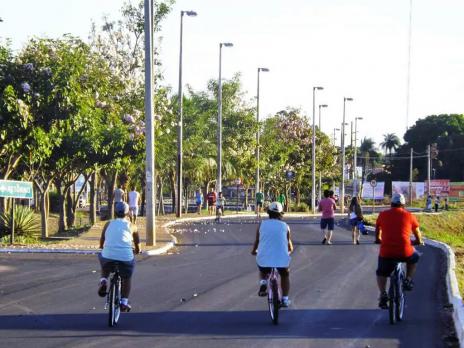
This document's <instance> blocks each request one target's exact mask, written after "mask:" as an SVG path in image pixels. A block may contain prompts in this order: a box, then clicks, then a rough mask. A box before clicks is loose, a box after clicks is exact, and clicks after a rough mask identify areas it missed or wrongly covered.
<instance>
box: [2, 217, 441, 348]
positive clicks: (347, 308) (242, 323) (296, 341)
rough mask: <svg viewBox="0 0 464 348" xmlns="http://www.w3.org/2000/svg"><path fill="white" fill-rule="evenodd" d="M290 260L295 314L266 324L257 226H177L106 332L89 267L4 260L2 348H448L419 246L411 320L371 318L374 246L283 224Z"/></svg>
mask: <svg viewBox="0 0 464 348" xmlns="http://www.w3.org/2000/svg"><path fill="white" fill-rule="evenodd" d="M288 222H289V223H290V227H291V229H292V234H293V239H294V243H295V252H294V254H293V256H292V265H291V296H290V297H291V299H292V301H293V303H292V306H291V307H290V308H289V309H285V310H283V311H282V313H281V320H280V324H279V325H278V326H274V325H272V324H271V322H270V318H269V315H268V312H267V305H266V303H265V299H263V298H259V297H258V296H257V290H258V285H257V270H256V264H255V260H254V257H253V256H251V255H250V249H251V244H252V242H253V240H254V236H255V230H256V222H255V220H254V219H249V220H248V221H243V220H242V221H238V220H236V221H235V220H234V221H232V220H230V222H229V223H228V222H224V223H223V224H220V225H215V224H214V223H211V222H203V223H190V224H185V225H182V226H179V227H178V228H177V232H176V236H177V237H178V239H179V246H178V247H176V248H175V249H174V250H173V251H172V252H171V253H169V254H168V255H161V256H156V257H146V256H142V257H140V258H139V259H138V264H137V268H136V271H135V275H134V285H133V289H132V294H131V302H132V305H133V310H132V312H131V313H128V314H125V313H124V314H123V315H122V316H121V319H120V323H119V325H118V326H117V327H115V328H108V327H107V314H106V313H105V311H104V310H103V300H102V299H101V298H99V297H98V296H97V295H96V291H97V283H98V280H99V274H98V264H97V260H96V257H95V256H86V255H60V254H27V255H25V254H1V255H0V282H1V283H0V337H1V340H0V346H1V347H8V348H13V347H34V348H39V347H131V346H141V347H443V346H446V345H445V340H444V337H446V335H447V333H448V331H449V330H448V329H447V327H449V325H450V322H449V313H447V311H446V310H444V307H446V301H445V291H444V286H443V285H442V284H443V279H442V277H443V274H444V268H443V267H444V266H443V264H444V263H443V256H442V255H441V253H440V251H438V250H436V249H433V248H431V247H421V251H422V252H423V257H422V260H421V262H420V265H419V269H418V273H417V277H416V288H415V290H414V291H413V292H412V293H408V294H407V308H406V312H405V316H406V320H405V321H404V322H402V323H399V324H398V325H395V326H392V325H390V324H389V322H388V313H387V311H382V310H379V309H378V308H377V297H378V293H377V289H376V285H375V267H376V258H377V249H378V246H376V245H374V244H373V237H372V236H366V237H363V238H362V243H361V245H359V246H356V245H352V244H351V241H350V240H351V236H350V233H351V232H350V231H348V230H345V229H343V228H342V227H339V226H338V227H336V233H335V236H334V244H333V245H330V246H329V245H321V243H320V241H321V233H320V231H319V228H318V224H317V223H318V222H317V220H311V219H309V218H307V219H305V220H302V219H293V220H288Z"/></svg>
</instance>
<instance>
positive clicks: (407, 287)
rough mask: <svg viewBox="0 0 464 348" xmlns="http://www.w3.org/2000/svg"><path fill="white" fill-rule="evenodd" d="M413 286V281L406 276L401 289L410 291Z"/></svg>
mask: <svg viewBox="0 0 464 348" xmlns="http://www.w3.org/2000/svg"><path fill="white" fill-rule="evenodd" d="M413 288H414V282H413V281H412V279H409V278H406V279H405V280H403V289H404V290H405V291H411V290H412V289H413Z"/></svg>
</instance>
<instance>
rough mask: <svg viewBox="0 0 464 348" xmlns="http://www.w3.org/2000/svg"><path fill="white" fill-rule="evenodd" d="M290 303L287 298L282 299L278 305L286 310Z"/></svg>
mask: <svg viewBox="0 0 464 348" xmlns="http://www.w3.org/2000/svg"><path fill="white" fill-rule="evenodd" d="M291 303H292V301H290V300H289V299H288V298H283V299H282V302H281V303H280V307H284V308H287V307H289V306H290V304H291Z"/></svg>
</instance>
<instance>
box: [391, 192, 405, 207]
mask: <svg viewBox="0 0 464 348" xmlns="http://www.w3.org/2000/svg"><path fill="white" fill-rule="evenodd" d="M391 202H392V203H395V204H402V205H405V204H406V199H405V198H404V196H403V195H402V194H401V193H394V194H393V196H392V200H391Z"/></svg>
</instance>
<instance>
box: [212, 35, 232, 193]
mask: <svg viewBox="0 0 464 348" xmlns="http://www.w3.org/2000/svg"><path fill="white" fill-rule="evenodd" d="M222 46H224V47H232V46H234V45H233V44H232V43H230V42H221V43H220V44H219V80H218V129H217V138H218V139H217V147H218V149H217V156H218V159H217V167H218V168H217V187H216V191H217V192H218V193H219V192H221V191H222V77H221V73H222V71H221V65H222Z"/></svg>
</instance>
